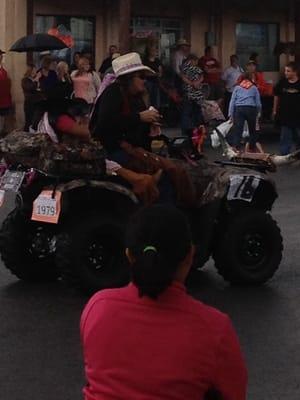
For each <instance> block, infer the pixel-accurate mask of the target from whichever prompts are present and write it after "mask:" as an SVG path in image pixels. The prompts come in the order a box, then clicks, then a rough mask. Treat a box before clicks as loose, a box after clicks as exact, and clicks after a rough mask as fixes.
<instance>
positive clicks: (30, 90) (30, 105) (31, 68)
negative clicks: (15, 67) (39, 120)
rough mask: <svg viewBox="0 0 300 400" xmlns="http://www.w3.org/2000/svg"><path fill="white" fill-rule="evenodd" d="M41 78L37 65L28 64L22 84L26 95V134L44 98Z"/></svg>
mask: <svg viewBox="0 0 300 400" xmlns="http://www.w3.org/2000/svg"><path fill="white" fill-rule="evenodd" d="M40 77H41V73H39V74H38V73H37V69H36V67H35V65H33V64H28V65H27V70H26V72H25V74H24V78H23V79H22V82H21V85H22V89H23V93H24V114H25V126H24V131H25V132H28V131H29V127H30V126H31V124H32V120H33V116H34V112H35V108H36V106H37V104H38V103H39V102H40V101H41V100H43V98H44V96H43V94H42V93H41V90H40V88H39V79H40Z"/></svg>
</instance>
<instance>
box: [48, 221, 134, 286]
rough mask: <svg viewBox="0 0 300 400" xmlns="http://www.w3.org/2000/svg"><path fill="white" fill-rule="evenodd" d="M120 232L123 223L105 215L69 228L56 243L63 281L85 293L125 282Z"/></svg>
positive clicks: (127, 277)
mask: <svg viewBox="0 0 300 400" xmlns="http://www.w3.org/2000/svg"><path fill="white" fill-rule="evenodd" d="M124 232H125V223H122V221H121V220H120V218H117V217H113V216H108V215H92V216H89V217H85V219H84V222H83V223H82V224H77V225H73V226H69V227H68V229H67V231H66V233H64V234H62V235H61V236H59V237H58V239H57V244H56V246H57V247H56V259H57V265H58V266H59V269H60V271H61V274H62V277H63V279H64V280H66V281H67V282H69V283H71V285H72V286H77V287H79V288H80V289H81V290H83V291H84V292H88V293H93V292H95V291H97V290H101V289H107V288H115V287H121V286H123V285H125V284H126V283H128V282H129V268H128V265H127V262H126V257H125V250H124Z"/></svg>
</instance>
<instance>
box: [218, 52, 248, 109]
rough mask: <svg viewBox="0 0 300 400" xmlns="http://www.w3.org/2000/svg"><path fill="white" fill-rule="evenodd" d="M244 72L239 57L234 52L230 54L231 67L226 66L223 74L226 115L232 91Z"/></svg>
mask: <svg viewBox="0 0 300 400" xmlns="http://www.w3.org/2000/svg"><path fill="white" fill-rule="evenodd" d="M243 73H244V70H243V68H242V67H241V66H240V65H239V58H238V56H237V55H235V54H233V55H232V56H230V67H228V68H226V69H225V71H224V72H223V75H222V80H223V81H224V82H225V89H226V91H225V110H224V112H225V115H227V114H228V108H229V103H230V100H231V96H232V92H233V90H234V88H235V86H236V84H237V81H238V79H239V78H240V77H241V75H242V74H243Z"/></svg>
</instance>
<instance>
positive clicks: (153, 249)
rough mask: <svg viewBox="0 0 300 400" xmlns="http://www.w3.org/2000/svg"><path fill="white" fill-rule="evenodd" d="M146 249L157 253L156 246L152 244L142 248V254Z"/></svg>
mask: <svg viewBox="0 0 300 400" xmlns="http://www.w3.org/2000/svg"><path fill="white" fill-rule="evenodd" d="M148 251H154V253H157V248H156V247H154V246H147V247H145V248H144V254H145V253H147V252H148Z"/></svg>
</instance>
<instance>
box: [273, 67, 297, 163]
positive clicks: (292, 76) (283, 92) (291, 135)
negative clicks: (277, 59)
mask: <svg viewBox="0 0 300 400" xmlns="http://www.w3.org/2000/svg"><path fill="white" fill-rule="evenodd" d="M284 74H285V78H283V79H282V80H281V81H279V83H278V84H277V85H276V87H275V90H274V94H275V97H274V104H273V117H274V119H276V120H277V121H278V122H279V123H280V125H281V137H280V152H281V154H282V155H286V154H289V153H290V152H291V149H292V146H293V143H294V144H295V147H296V149H299V148H300V80H299V72H298V69H297V65H296V63H294V62H291V63H289V64H287V66H286V67H285V71H284Z"/></svg>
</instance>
